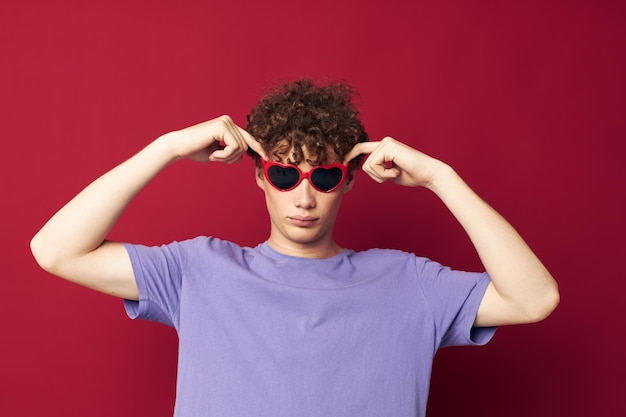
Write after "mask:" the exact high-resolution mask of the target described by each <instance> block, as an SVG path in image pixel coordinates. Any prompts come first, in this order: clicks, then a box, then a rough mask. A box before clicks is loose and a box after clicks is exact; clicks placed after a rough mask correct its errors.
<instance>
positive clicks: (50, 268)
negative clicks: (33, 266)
mask: <svg viewBox="0 0 626 417" xmlns="http://www.w3.org/2000/svg"><path fill="white" fill-rule="evenodd" d="M30 251H31V253H32V254H33V258H35V262H37V264H38V265H39V266H40V267H41V268H42V269H43V270H45V271H47V272H50V273H52V274H55V271H57V269H58V264H59V260H58V256H57V255H56V254H55V251H54V250H53V249H52V248H51V246H50V245H48V244H46V243H45V242H44V241H43V238H42V237H41V236H40V235H39V234H36V235H35V236H34V237H33V238H32V239H31V241H30Z"/></svg>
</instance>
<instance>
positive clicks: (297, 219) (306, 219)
mask: <svg viewBox="0 0 626 417" xmlns="http://www.w3.org/2000/svg"><path fill="white" fill-rule="evenodd" d="M288 219H289V221H290V222H291V223H292V224H293V225H295V226H299V227H308V226H312V225H314V224H315V223H317V220H318V218H317V217H313V216H289V217H288Z"/></svg>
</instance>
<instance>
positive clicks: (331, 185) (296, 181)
mask: <svg viewBox="0 0 626 417" xmlns="http://www.w3.org/2000/svg"><path fill="white" fill-rule="evenodd" d="M261 164H262V165H263V173H264V174H265V178H266V179H267V181H268V182H269V183H270V184H272V185H273V186H274V188H276V189H277V190H280V191H289V190H293V189H294V188H296V187H297V186H298V185H300V183H301V182H302V180H303V179H305V178H306V179H307V180H309V182H310V183H311V185H312V186H313V188H315V189H316V190H318V191H321V192H323V193H330V192H331V191H334V190H336V189H337V187H339V186H340V185H341V184H342V183H343V182H344V181H345V180H346V177H347V175H348V167H347V166H346V165H343V164H330V165H320V166H316V167H314V168H313V169H312V170H310V171H308V172H302V171H301V170H300V168H298V167H297V166H295V165H288V164H283V163H280V162H275V161H269V162H268V161H265V160H264V159H263V158H261Z"/></svg>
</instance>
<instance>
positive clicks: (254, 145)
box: [239, 128, 268, 161]
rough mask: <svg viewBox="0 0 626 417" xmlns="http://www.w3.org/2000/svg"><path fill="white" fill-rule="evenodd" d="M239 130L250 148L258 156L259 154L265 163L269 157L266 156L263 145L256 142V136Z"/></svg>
mask: <svg viewBox="0 0 626 417" xmlns="http://www.w3.org/2000/svg"><path fill="white" fill-rule="evenodd" d="M239 130H240V132H241V134H242V136H243V138H244V140H245V141H246V143H247V144H248V147H249V148H251V149H252V150H253V151H254V152H256V153H257V154H259V156H260V157H261V158H263V159H264V160H265V161H267V160H268V157H267V155H266V154H265V149H263V146H261V144H260V143H259V142H258V141H257V140H256V138H255V137H254V136H252V135H251V134H250V133H248V132H247V131H246V130H244V129H241V128H240V129H239Z"/></svg>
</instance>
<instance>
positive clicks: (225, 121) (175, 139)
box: [160, 116, 267, 164]
mask: <svg viewBox="0 0 626 417" xmlns="http://www.w3.org/2000/svg"><path fill="white" fill-rule="evenodd" d="M160 139H161V140H164V141H167V142H168V143H169V145H170V146H171V148H172V152H173V153H174V157H175V158H176V159H179V158H187V159H192V160H194V161H198V162H208V161H212V162H225V163H228V164H230V163H233V162H237V161H239V160H241V157H242V155H243V154H244V153H245V152H246V150H247V149H248V148H252V150H254V151H255V152H256V153H258V154H259V155H261V157H263V158H266V157H267V156H266V154H265V151H264V150H263V148H262V147H261V144H260V143H259V142H257V141H256V140H255V139H254V137H252V136H251V135H250V134H249V133H248V132H246V131H245V130H244V129H242V128H241V127H239V126H237V125H236V124H235V123H234V122H233V120H232V119H231V118H230V117H229V116H221V117H218V118H215V119H212V120H209V121H206V122H203V123H199V124H197V125H193V126H190V127H187V128H185V129H182V130H177V131H174V132H171V133H168V134H166V135H164V136H162V137H161V138H160Z"/></svg>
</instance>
